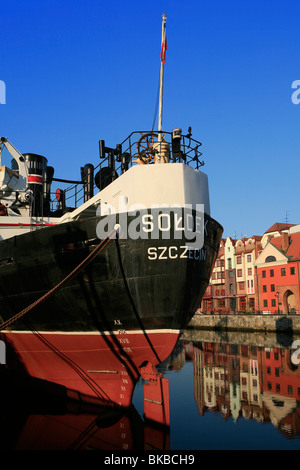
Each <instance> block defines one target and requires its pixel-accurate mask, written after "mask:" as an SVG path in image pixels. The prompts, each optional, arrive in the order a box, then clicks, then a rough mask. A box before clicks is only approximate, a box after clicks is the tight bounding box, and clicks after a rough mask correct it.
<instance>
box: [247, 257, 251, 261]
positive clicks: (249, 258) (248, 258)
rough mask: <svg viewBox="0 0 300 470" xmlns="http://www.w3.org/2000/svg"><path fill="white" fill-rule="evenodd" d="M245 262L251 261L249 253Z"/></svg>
mask: <svg viewBox="0 0 300 470" xmlns="http://www.w3.org/2000/svg"><path fill="white" fill-rule="evenodd" d="M247 262H248V263H251V255H247Z"/></svg>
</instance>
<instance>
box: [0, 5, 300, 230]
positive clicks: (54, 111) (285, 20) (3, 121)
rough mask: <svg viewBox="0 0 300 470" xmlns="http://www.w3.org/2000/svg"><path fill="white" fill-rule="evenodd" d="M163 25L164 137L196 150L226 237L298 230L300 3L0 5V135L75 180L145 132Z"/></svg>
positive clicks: (151, 107)
mask: <svg viewBox="0 0 300 470" xmlns="http://www.w3.org/2000/svg"><path fill="white" fill-rule="evenodd" d="M164 12H165V13H166V15H167V40H168V49H167V57H166V65H165V81H164V112H163V128H164V129H165V130H172V129H173V128H175V127H180V128H182V129H183V131H184V132H185V131H187V129H188V127H189V126H192V129H193V137H194V138H196V139H197V140H200V141H201V142H202V143H203V147H202V151H203V159H204V161H205V166H204V171H205V172H206V173H207V174H208V176H209V182H210V199H211V214H212V216H213V217H214V218H216V219H217V220H218V221H219V222H220V223H221V224H222V225H223V227H224V236H232V237H234V234H236V236H237V237H238V238H239V237H241V235H246V236H251V235H262V234H263V233H264V231H265V230H267V229H268V228H269V227H270V226H271V225H272V224H273V223H275V222H285V220H286V216H287V219H288V222H290V223H296V224H297V223H300V205H299V199H300V198H299V175H300V104H299V105H295V104H293V103H292V100H291V96H292V93H293V91H294V90H293V89H292V88H291V86H292V82H293V81H294V80H300V67H299V63H300V62H299V58H300V57H299V56H300V54H299V44H300V37H299V36H300V28H299V17H300V5H299V2H296V1H289V0H287V1H285V2H283V1H281V2H279V1H271V0H269V1H266V0H260V1H258V0H252V1H251V2H250V1H248V2H245V1H243V0H239V1H238V0H236V1H233V0H229V1H226V2H225V1H221V0H216V1H210V2H208V1H206V2H203V1H200V0H197V1H196V0H190V1H189V2H184V1H178V0H172V1H171V0H170V1H169V0H167V1H164V0H161V1H157V0H153V1H151V2H141V1H136V0H127V1H121V0H110V1H109V2H107V1H103V0H98V1H94V0H85V1H82V0H76V1H66V0H61V1H58V0H52V1H50V0H45V1H43V2H41V1H34V0H29V1H26V2H25V1H16V0H11V1H9V2H8V1H6V2H2V4H1V20H2V21H1V30H0V53H1V68H0V80H3V81H4V82H5V84H6V104H5V105H2V104H1V105H0V134H1V135H4V136H5V137H8V139H9V140H11V141H12V143H13V144H14V145H15V146H16V147H17V148H18V149H19V150H20V151H21V152H32V153H40V154H42V155H45V156H46V157H47V159H48V163H49V165H52V166H54V167H55V176H56V177H58V178H62V177H67V176H68V177H69V178H76V179H78V178H79V177H80V166H81V165H83V164H85V163H88V162H91V163H96V162H97V161H98V158H99V154H98V141H99V139H105V141H106V144H107V145H108V146H115V145H116V144H117V143H119V142H121V141H122V140H124V138H126V136H127V135H128V134H130V133H131V132H132V131H133V130H140V129H150V128H151V127H152V122H153V117H154V111H155V104H156V96H157V86H158V78H159V67H160V42H161V17H162V14H163V13H164Z"/></svg>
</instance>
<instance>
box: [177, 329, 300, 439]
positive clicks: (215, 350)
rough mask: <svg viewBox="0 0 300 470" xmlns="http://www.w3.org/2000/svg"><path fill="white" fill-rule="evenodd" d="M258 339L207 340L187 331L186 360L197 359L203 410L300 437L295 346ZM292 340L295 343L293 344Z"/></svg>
mask: <svg viewBox="0 0 300 470" xmlns="http://www.w3.org/2000/svg"><path fill="white" fill-rule="evenodd" d="M251 335H252V338H253V341H252V343H251V341H249V343H248V344H240V343H239V342H236V343H233V342H230V343H228V342H225V341H224V342H218V335H217V334H216V335H215V341H206V340H204V341H203V336H204V333H203V332H200V331H193V332H192V334H191V335H190V336H189V335H186V336H185V335H184V336H183V337H184V338H188V337H190V338H193V339H190V340H187V339H183V340H182V341H181V345H182V346H184V349H185V351H186V361H190V360H192V361H193V366H194V396H195V401H196V403H197V407H198V412H199V414H200V415H204V414H205V413H207V412H210V411H211V412H214V413H220V414H221V415H222V416H223V418H224V419H225V420H228V419H233V420H234V421H237V420H240V419H249V420H254V421H256V422H260V423H272V424H273V426H274V427H276V428H278V430H279V431H280V433H281V434H282V435H283V436H284V437H285V438H287V439H290V438H293V437H295V436H300V406H299V402H300V367H299V365H297V364H295V363H293V361H292V354H293V353H294V350H293V349H290V348H287V347H285V346H284V347H280V345H279V344H278V343H274V347H272V346H270V347H262V346H259V345H257V344H256V341H255V339H256V338H255V334H251ZM289 343H290V344H291V342H289Z"/></svg>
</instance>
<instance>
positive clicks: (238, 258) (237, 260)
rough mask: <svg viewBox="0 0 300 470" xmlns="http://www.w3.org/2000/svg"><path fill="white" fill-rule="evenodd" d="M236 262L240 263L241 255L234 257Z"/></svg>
mask: <svg viewBox="0 0 300 470" xmlns="http://www.w3.org/2000/svg"><path fill="white" fill-rule="evenodd" d="M236 263H237V264H242V257H241V256H237V257H236Z"/></svg>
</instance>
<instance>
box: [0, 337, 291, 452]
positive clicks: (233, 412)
mask: <svg viewBox="0 0 300 470" xmlns="http://www.w3.org/2000/svg"><path fill="white" fill-rule="evenodd" d="M299 345H300V342H299ZM297 346H298V343H296V342H295V338H291V337H284V336H280V337H276V335H275V336H272V335H261V336H260V335H255V334H248V335H246V336H245V335H242V334H231V335H229V334H224V333H222V334H217V333H213V332H206V331H199V330H189V331H186V332H184V334H183V336H182V338H181V340H180V341H179V342H178V344H177V346H176V348H175V350H174V351H173V353H172V355H171V356H170V357H169V358H168V359H167V360H166V361H165V362H164V363H162V364H160V365H159V366H158V371H159V373H160V374H162V377H163V378H165V379H167V381H168V390H169V392H168V393H166V394H165V397H164V398H165V400H166V401H168V406H169V416H170V426H169V427H161V426H156V425H154V424H153V423H152V422H151V421H150V422H148V420H145V419H144V418H145V417H144V385H145V381H144V380H142V379H140V380H139V382H138V383H137V385H136V387H135V391H134V395H133V400H132V404H133V407H132V409H130V410H128V411H126V412H125V413H123V412H119V411H118V412H115V411H114V410H112V409H101V410H97V409H93V407H88V408H85V407H83V406H82V407H78V406H77V407H76V406H74V405H72V406H71V407H70V406H69V405H67V404H66V403H61V402H59V401H57V400H56V401H55V400H54V401H53V402H51V400H49V398H47V400H43V399H41V402H40V404H37V402H36V401H35V399H33V400H32V402H33V403H32V402H31V400H30V399H29V400H28V399H26V400H25V402H23V403H22V406H19V407H18V409H17V410H15V409H14V406H13V407H12V408H8V407H6V408H5V407H4V413H2V416H1V429H0V448H1V449H2V450H3V449H4V450H6V449H26V450H27V449H28V450H29V449H33V450H38V449H63V450H70V449H74V450H75V449H98V450H106V451H107V450H112V451H126V450H128V451H130V450H133V451H134V450H135V451H143V450H158V451H164V452H168V451H176V450H178V451H183V450H184V451H199V450H223V449H227V450H273V449H274V450H275V449H276V450H299V448H300V366H299V365H298V362H299V360H297V353H296V351H297ZM298 347H299V346H298ZM18 396H19V397H21V396H22V390H21V389H20V390H18ZM39 397H40V398H42V397H41V396H40V395H39ZM2 403H3V402H2ZM15 404H17V403H16V402H15ZM26 404H27V405H28V406H27V405H26ZM2 409H3V407H2Z"/></svg>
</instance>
